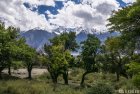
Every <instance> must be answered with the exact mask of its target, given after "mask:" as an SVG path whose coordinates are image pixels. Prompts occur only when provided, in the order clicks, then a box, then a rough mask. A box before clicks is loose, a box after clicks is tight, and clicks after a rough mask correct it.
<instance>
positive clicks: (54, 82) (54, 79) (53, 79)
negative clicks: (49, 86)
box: [50, 73, 58, 91]
mask: <svg viewBox="0 0 140 94" xmlns="http://www.w3.org/2000/svg"><path fill="white" fill-rule="evenodd" d="M50 74H51V77H52V81H53V84H54V86H53V91H55V90H56V87H57V78H58V75H57V74H53V73H50Z"/></svg>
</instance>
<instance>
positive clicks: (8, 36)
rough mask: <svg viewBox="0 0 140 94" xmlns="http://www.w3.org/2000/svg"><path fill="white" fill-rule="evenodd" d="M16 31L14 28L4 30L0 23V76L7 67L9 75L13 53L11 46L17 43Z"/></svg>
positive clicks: (2, 24)
mask: <svg viewBox="0 0 140 94" xmlns="http://www.w3.org/2000/svg"><path fill="white" fill-rule="evenodd" d="M17 37H18V29H16V28H14V27H11V26H10V27H8V28H5V25H4V23H0V76H1V72H2V70H3V69H4V68H6V67H8V69H9V71H8V73H9V75H11V70H10V69H11V64H12V60H13V59H16V57H14V55H15V52H14V49H15V48H13V45H15V43H16V42H17V41H18V40H17Z"/></svg>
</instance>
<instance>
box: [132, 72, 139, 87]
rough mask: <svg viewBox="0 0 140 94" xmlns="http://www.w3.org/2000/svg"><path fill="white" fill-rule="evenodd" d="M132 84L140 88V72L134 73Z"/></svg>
mask: <svg viewBox="0 0 140 94" xmlns="http://www.w3.org/2000/svg"><path fill="white" fill-rule="evenodd" d="M132 82H133V84H134V85H135V86H136V87H137V88H139V89H140V74H138V75H135V76H134V77H133V79H132Z"/></svg>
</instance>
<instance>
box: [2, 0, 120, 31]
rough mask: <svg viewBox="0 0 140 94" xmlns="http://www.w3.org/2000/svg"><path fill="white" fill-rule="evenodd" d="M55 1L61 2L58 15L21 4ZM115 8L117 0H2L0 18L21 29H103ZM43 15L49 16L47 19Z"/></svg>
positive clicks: (117, 5)
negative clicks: (61, 6) (32, 9)
mask: <svg viewBox="0 0 140 94" xmlns="http://www.w3.org/2000/svg"><path fill="white" fill-rule="evenodd" d="M55 1H62V2H63V4H64V7H63V8H62V9H60V10H58V14H57V15H53V14H51V13H50V12H49V11H46V12H45V14H41V15H40V14H38V13H37V11H34V12H33V11H31V10H30V9H28V8H26V7H25V6H24V3H28V4H29V5H30V6H31V8H32V7H37V6H39V5H46V6H55ZM7 5H8V6H7ZM118 8H119V4H118V2H117V1H116V0H81V3H80V4H75V3H74V2H73V1H71V0H70V1H69V0H1V1H0V14H1V15H0V20H3V21H4V22H5V23H6V25H13V26H15V27H19V28H20V29H21V30H22V31H27V30H29V29H33V28H40V29H45V30H48V31H51V30H52V29H55V28H57V27H58V26H64V27H66V28H71V27H72V28H75V27H83V28H87V29H93V28H94V29H97V30H104V29H106V23H107V21H106V20H107V18H108V17H110V15H111V12H112V11H113V10H117V9H118ZM45 15H48V17H49V19H48V20H46V18H45Z"/></svg>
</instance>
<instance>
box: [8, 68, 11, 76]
mask: <svg viewBox="0 0 140 94" xmlns="http://www.w3.org/2000/svg"><path fill="white" fill-rule="evenodd" d="M8 74H9V75H10V76H11V66H8Z"/></svg>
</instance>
